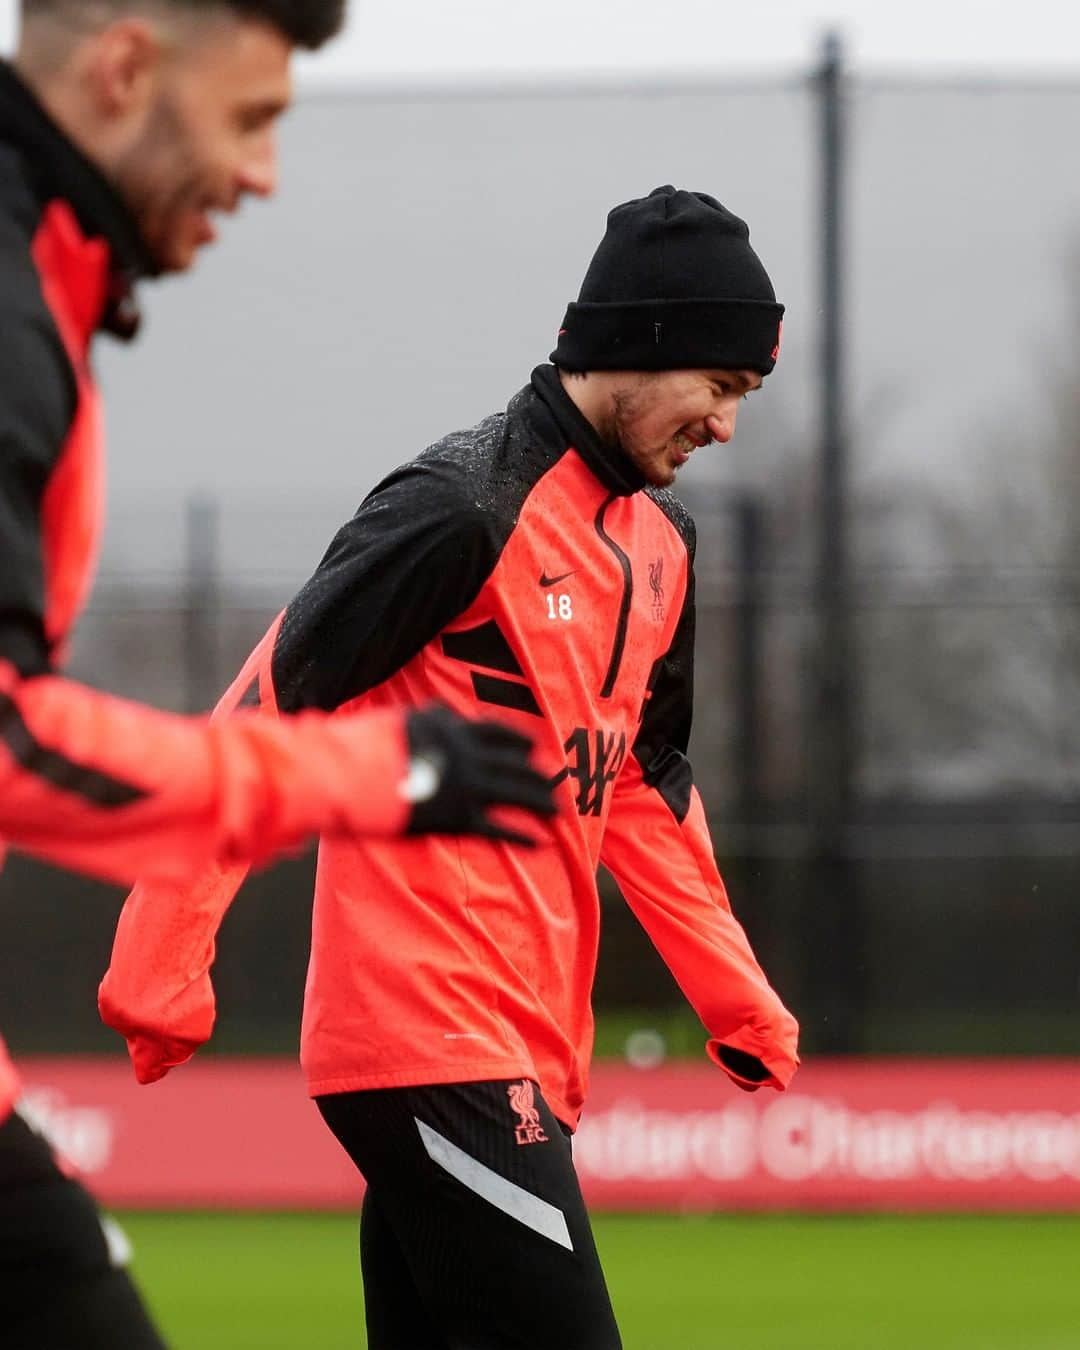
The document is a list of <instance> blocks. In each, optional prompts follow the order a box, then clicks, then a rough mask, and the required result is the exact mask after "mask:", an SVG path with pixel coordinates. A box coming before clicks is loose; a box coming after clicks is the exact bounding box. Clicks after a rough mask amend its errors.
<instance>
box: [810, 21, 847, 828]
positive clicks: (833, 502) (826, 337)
mask: <svg viewBox="0 0 1080 1350" xmlns="http://www.w3.org/2000/svg"><path fill="white" fill-rule="evenodd" d="M820 82H821V144H822V178H821V196H822V202H821V205H822V212H821V228H822V238H821V296H822V310H821V312H822V326H821V461H820V479H819V493H820V496H819V515H818V525H819V537H818V574H817V608H818V653H817V663H816V675H817V679H816V684H817V688H816V690H815V697H816V701H817V705H818V716H817V718H816V719H815V721H816V723H817V727H818V735H817V737H816V738H815V739H816V741H817V744H816V745H814V747H813V751H814V764H813V765H812V766H811V782H812V791H811V801H810V809H811V820H812V822H813V828H814V842H815V846H816V848H817V849H818V850H819V851H823V852H825V853H826V854H828V855H837V854H839V853H842V852H844V851H845V847H844V836H845V831H846V826H847V823H848V819H849V816H850V807H851V780H852V770H853V760H854V755H853V744H852V742H853V736H852V730H853V711H854V710H853V707H852V666H853V644H852V639H851V622H850V614H851V578H850V559H849V548H848V516H849V512H848V477H849V461H850V453H849V446H848V428H847V362H846V351H845V337H846V327H845V315H844V298H845V297H844V263H845V258H844V249H845V244H846V238H845V234H846V231H845V224H846V221H845V205H846V203H845V186H846V184H845V168H846V163H845V157H846V151H847V146H846V143H845V131H846V127H845V119H844V111H845V110H844V61H843V48H842V45H841V41H840V38H839V36H838V35H837V34H836V33H829V34H828V35H827V36H826V38H825V42H824V50H823V60H822V66H821V74H820Z"/></svg>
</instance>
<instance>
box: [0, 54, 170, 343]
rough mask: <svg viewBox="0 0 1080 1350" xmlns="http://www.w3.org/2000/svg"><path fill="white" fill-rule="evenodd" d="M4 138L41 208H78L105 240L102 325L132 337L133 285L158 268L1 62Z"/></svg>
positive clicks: (0, 131)
mask: <svg viewBox="0 0 1080 1350" xmlns="http://www.w3.org/2000/svg"><path fill="white" fill-rule="evenodd" d="M0 142H6V143H8V144H9V145H12V146H14V148H15V149H16V150H17V151H19V152H20V154H21V155H22V157H23V159H24V161H25V164H26V171H27V174H28V177H29V180H30V183H31V187H32V189H33V191H34V193H35V195H36V196H37V197H38V199H39V201H40V203H41V205H42V206H46V205H48V203H49V202H50V201H54V200H56V199H57V198H59V199H61V200H63V201H66V202H67V203H68V204H69V205H70V207H71V209H72V210H73V211H74V213H75V216H76V219H77V220H78V222H79V227H80V229H81V230H82V231H83V233H84V234H85V235H86V237H87V238H88V239H98V238H100V239H104V240H105V242H106V244H107V245H108V247H109V254H110V259H111V272H112V278H111V284H110V294H109V304H108V305H107V307H106V310H105V314H104V317H103V319H102V325H101V326H102V327H104V328H108V329H109V330H110V331H111V332H114V333H116V334H117V335H118V336H120V337H131V336H133V335H134V332H135V329H136V327H137V326H138V309H137V306H136V304H135V299H134V294H133V287H134V284H135V282H136V281H138V280H139V278H140V277H145V276H153V275H155V273H156V271H157V269H156V267H155V266H154V263H153V260H152V258H151V257H150V254H149V252H148V250H147V249H146V246H145V245H144V244H143V242H142V240H141V238H140V237H139V232H138V229H137V228H136V225H135V222H134V220H133V219H132V217H131V213H130V212H129V211H128V209H127V207H126V206H125V205H124V203H123V201H122V200H121V199H120V197H119V196H118V194H117V193H116V191H115V189H114V188H113V187H112V185H111V184H110V183H109V181H108V180H107V179H106V178H105V176H104V175H103V174H102V172H101V170H100V169H98V168H97V166H96V165H95V164H93V163H92V162H91V161H90V160H89V159H87V157H86V156H85V155H84V154H83V153H82V151H81V150H79V149H78V147H77V146H76V145H74V143H73V142H72V141H71V140H69V138H68V137H67V136H66V135H65V134H64V133H63V132H62V131H61V130H60V128H59V127H58V126H57V125H56V123H55V122H54V121H53V120H52V118H51V117H50V116H49V114H48V113H47V112H46V111H45V109H44V108H43V107H42V106H41V104H40V103H39V102H38V100H37V99H36V98H35V96H34V94H33V93H32V92H31V90H30V89H29V88H28V87H27V85H26V84H25V83H24V82H23V81H22V80H21V79H20V78H19V76H18V75H17V74H16V72H15V70H14V68H13V67H12V66H11V65H10V64H9V63H8V62H6V61H0Z"/></svg>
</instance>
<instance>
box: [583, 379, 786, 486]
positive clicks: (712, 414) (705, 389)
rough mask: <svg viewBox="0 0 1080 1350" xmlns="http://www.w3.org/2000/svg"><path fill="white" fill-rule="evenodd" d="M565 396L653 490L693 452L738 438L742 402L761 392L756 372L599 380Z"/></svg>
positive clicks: (665, 483) (672, 477) (670, 477)
mask: <svg viewBox="0 0 1080 1350" xmlns="http://www.w3.org/2000/svg"><path fill="white" fill-rule="evenodd" d="M564 387H565V388H566V390H567V393H568V394H569V395H570V397H571V398H572V399H573V400H574V402H575V403H577V404H578V406H579V407H580V408H581V410H582V411H583V412H584V413H585V415H586V416H587V417H588V418H589V420H590V421H591V422H592V423H593V425H594V426H595V427H596V429H597V431H598V432H599V433H600V435H601V436H602V437H603V438H604V440H606V441H607V442H608V443H609V444H611V445H615V446H618V447H619V448H620V449H621V450H622V452H623V453H624V454H625V455H626V456H627V457H628V458H629V459H630V460H631V462H632V463H633V465H634V467H635V468H636V469H637V470H638V472H639V473H640V474H641V475H642V477H644V478H645V480H646V482H648V483H651V484H652V485H653V486H654V487H669V486H670V485H671V484H672V483H673V482H674V481H675V475H676V474H677V473H678V471H679V469H681V468H682V466H683V465H684V464H685V463H686V462H687V460H688V459H689V458H690V456H691V455H692V454H693V452H694V451H695V450H698V449H701V448H702V447H703V446H706V445H708V444H709V443H710V442H711V441H719V442H720V443H721V444H725V443H726V442H728V441H730V440H731V438H732V436H733V435H734V434H735V421H736V417H737V414H738V407H739V401H740V400H741V399H743V398H745V397H746V395H747V394H749V393H751V392H752V391H753V390H755V389H759V388H760V387H761V376H760V375H759V374H758V372H757V371H755V370H660V371H621V372H616V371H612V372H594V373H591V374H589V375H587V376H585V377H584V378H583V379H573V378H571V379H569V380H567V379H565V378H564Z"/></svg>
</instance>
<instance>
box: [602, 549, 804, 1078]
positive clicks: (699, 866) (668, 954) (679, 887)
mask: <svg viewBox="0 0 1080 1350" xmlns="http://www.w3.org/2000/svg"><path fill="white" fill-rule="evenodd" d="M691 546H692V541H691ZM693 653H694V580H693V573H692V570H691V573H690V576H689V579H688V583H687V589H686V598H685V601H684V605H683V612H682V615H681V617H680V621H679V625H678V628H677V630H676V633H675V637H674V639H673V641H672V644H671V647H670V648H669V650H668V651H667V653H666V654H665V655H664V657H663V658H662V660H661V661H660V662H659V663H658V667H657V669H656V671H655V672H654V679H653V687H652V693H651V696H650V698H649V701H648V703H647V705H646V709H645V713H644V716H643V718H642V723H641V727H640V729H639V732H638V735H637V737H636V739H635V742H634V747H633V753H632V754H631V755H629V756H627V761H626V764H625V766H624V767H623V770H622V772H621V774H620V775H619V778H618V780H617V781H616V784H615V792H614V797H613V800H612V806H611V814H610V816H609V818H608V822H607V827H606V830H605V833H604V843H603V847H602V850H601V861H602V862H603V863H604V865H605V866H606V867H607V868H608V869H609V871H610V872H611V873H612V875H613V876H614V877H615V880H616V881H617V882H618V884H619V888H620V890H621V891H622V893H623V895H624V896H625V897H626V901H627V903H628V904H629V905H630V908H631V909H632V910H633V911H634V914H635V915H636V917H637V919H638V921H639V922H640V923H641V925H642V927H643V928H644V929H645V931H646V932H647V933H648V934H649V937H650V938H651V939H652V942H653V944H654V946H655V947H656V949H657V951H658V952H659V953H660V955H661V956H662V957H663V959H664V962H665V964H666V965H667V967H668V969H669V970H670V971H671V973H672V975H674V977H675V979H676V981H677V982H678V984H679V986H680V988H681V989H682V991H683V993H684V994H685V995H686V997H687V999H688V1000H689V1002H690V1004H691V1005H692V1006H693V1008H694V1009H695V1011H696V1012H697V1014H698V1016H699V1017H700V1018H701V1020H702V1022H703V1023H704V1025H705V1026H706V1027H707V1028H708V1031H709V1035H710V1040H709V1042H708V1045H707V1049H708V1052H709V1055H710V1057H711V1058H712V1059H713V1060H714V1061H715V1062H716V1063H717V1064H718V1065H719V1066H720V1067H721V1068H722V1069H724V1070H725V1072H727V1073H728V1074H729V1075H730V1077H731V1078H732V1079H734V1081H735V1082H736V1083H738V1084H739V1086H740V1087H744V1088H749V1089H752V1088H754V1087H758V1086H761V1085H762V1084H763V1083H766V1084H768V1085H770V1086H772V1087H775V1088H781V1089H782V1088H784V1087H786V1086H787V1084H788V1082H789V1081H790V1079H791V1076H792V1074H793V1073H794V1072H795V1069H796V1066H797V1065H798V1062H799V1061H798V1057H797V1054H796V1042H797V1035H798V1027H797V1024H796V1022H795V1019H794V1018H793V1017H792V1016H791V1014H790V1013H789V1012H788V1011H787V1009H786V1008H785V1007H784V1005H783V1004H782V1003H781V1001H780V999H779V998H778V996H777V995H776V993H775V992H774V991H773V990H772V988H771V987H770V986H769V983H768V980H767V979H766V977H765V975H764V973H763V971H762V969H761V967H760V966H759V965H758V962H757V960H756V958H755V957H754V953H753V951H752V950H751V948H750V944H749V942H748V940H747V938H746V934H745V933H744V932H743V929H742V926H741V925H740V924H739V923H738V921H737V920H736V918H735V916H734V915H733V914H732V912H731V906H730V904H729V902H728V897H727V892H726V890H725V888H724V883H723V881H722V880H721V877H720V873H719V871H718V870H717V866H716V859H715V857H714V855H713V847H712V841H711V839H710V837H709V827H708V824H707V822H706V819H705V811H704V808H703V806H702V803H701V798H700V797H699V795H698V792H697V789H696V788H695V786H694V778H693V772H692V770H691V768H690V762H689V760H688V759H687V757H686V751H687V745H688V742H689V738H690V724H691V720H692V706H693V705H692V700H693V681H694V661H693ZM762 1066H763V1067H762Z"/></svg>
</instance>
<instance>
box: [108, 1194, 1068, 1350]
mask: <svg viewBox="0 0 1080 1350" xmlns="http://www.w3.org/2000/svg"><path fill="white" fill-rule="evenodd" d="M121 1219H122V1222H123V1225H124V1227H125V1228H126V1230H127V1232H128V1234H129V1235H130V1237H131V1238H132V1240H133V1242H134V1244H135V1249H136V1262H135V1273H136V1278H137V1279H138V1280H139V1283H140V1285H141V1287H142V1289H143V1292H144V1294H145V1295H146V1297H147V1299H148V1301H149V1302H150V1304H151V1306H152V1307H153V1309H154V1311H155V1313H156V1314H157V1316H158V1318H159V1320H160V1323H161V1326H162V1327H163V1329H164V1331H165V1333H166V1336H167V1337H168V1339H169V1343H170V1345H171V1346H172V1347H173V1350H249V1348H250V1350H286V1347H287V1348H288V1350H301V1347H302V1348H303V1350H308V1347H318V1350H356V1347H362V1346H364V1345H365V1343H366V1342H365V1338H364V1334H363V1313H362V1303H361V1296H360V1278H359V1272H358V1268H357V1256H356V1221H355V1219H353V1218H351V1217H348V1216H340V1215H241V1216H236V1215H216V1214H214V1215H208V1214H129V1215H123V1216H121ZM596 1233H597V1241H598V1243H599V1246H600V1252H601V1256H602V1257H603V1260H604V1265H605V1269H606V1271H607V1275H608V1281H609V1284H610V1287H611V1294H612V1299H613V1301H614V1304H615V1309H616V1312H617V1313H618V1316H619V1321H620V1325H621V1327H622V1332H623V1340H624V1343H625V1350H720V1348H722V1347H727V1346H730V1347H733V1348H735V1347H737V1348H738V1350H1080V1216H1075V1217H1063V1218H1041V1217H1040V1218H1000V1219H998V1218H959V1217H957V1218H952V1217H948V1218H942V1217H931V1218H877V1217H873V1218H870V1217H867V1218H854V1217H852V1218H848V1217H845V1218H825V1217H821V1218H817V1217H794V1216H790V1217H789V1216H785V1217H749V1216H748V1217H728V1216H724V1217H710V1218H696V1217H695V1218H677V1217H671V1218H658V1217H645V1216H642V1217H619V1218H616V1217H600V1218H598V1219H597V1220H596ZM417 1350H423V1348H422V1347H417ZM552 1350H558V1347H553V1348H552Z"/></svg>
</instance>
